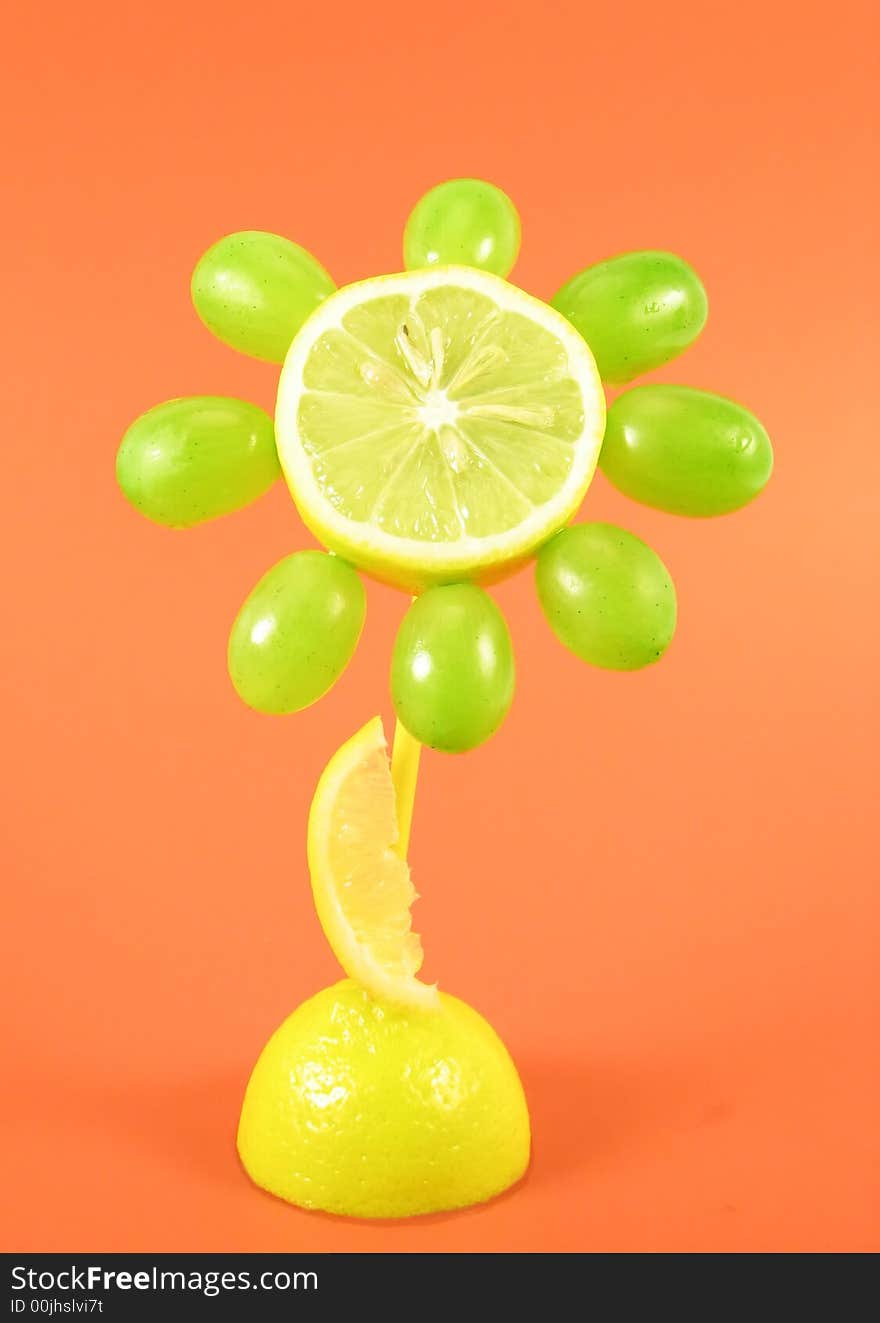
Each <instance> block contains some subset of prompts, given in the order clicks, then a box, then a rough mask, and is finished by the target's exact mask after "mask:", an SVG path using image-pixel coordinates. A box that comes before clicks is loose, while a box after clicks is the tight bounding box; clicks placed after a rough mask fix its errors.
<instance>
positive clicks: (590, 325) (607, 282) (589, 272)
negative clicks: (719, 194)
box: [551, 252, 709, 385]
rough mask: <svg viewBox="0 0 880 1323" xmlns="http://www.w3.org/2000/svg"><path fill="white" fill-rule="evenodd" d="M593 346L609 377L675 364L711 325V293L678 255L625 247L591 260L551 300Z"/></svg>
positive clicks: (620, 378) (622, 378) (615, 379)
mask: <svg viewBox="0 0 880 1323" xmlns="http://www.w3.org/2000/svg"><path fill="white" fill-rule="evenodd" d="M551 302H552V304H553V307H554V308H556V309H557V311H558V312H561V313H562V314H563V316H564V317H567V318H568V320H569V321H570V322H571V323H572V325H573V326H574V327H575V328H576V329H577V330H578V331H580V333H581V335H582V336H583V337H584V339H585V340H586V342H587V344H588V345H589V346H590V348H591V349H592V351H593V357H594V358H595V360H596V365H597V367H598V368H599V375H600V377H601V378H602V380H603V381H606V382H609V383H616V384H618V385H622V384H624V383H625V382H627V381H632V379H633V377H638V376H639V375H640V374H641V373H642V372H650V371H651V369H652V368H656V367H660V366H661V365H662V364H663V363H668V362H669V361H670V359H673V358H675V357H676V356H677V355H678V354H680V353H681V352H682V350H683V349H687V347H688V345H689V344H692V343H693V342H694V340H696V338H697V336H698V335H699V334H700V332H701V331H702V329H703V327H704V326H705V324H706V314H707V312H708V307H709V305H708V303H707V301H706V291H705V290H704V289H703V286H702V283H701V282H700V278H699V276H698V275H697V273H696V272H695V271H694V270H693V268H692V267H690V266H688V264H687V262H685V261H683V260H682V259H681V258H680V257H676V256H675V254H674V253H655V252H644V253H624V254H623V255H622V256H620V257H610V258H608V260H607V261H605V262H597V263H596V265H595V266H588V267H587V268H586V270H585V271H581V272H580V273H579V274H578V275H576V276H573V277H572V278H571V280H569V281H568V283H567V284H565V285H563V286H562V289H561V290H559V292H558V294H556V296H555V297H554V298H553V299H552V300H551Z"/></svg>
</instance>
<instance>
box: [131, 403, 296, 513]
mask: <svg viewBox="0 0 880 1323" xmlns="http://www.w3.org/2000/svg"><path fill="white" fill-rule="evenodd" d="M280 473H281V469H280V466H279V464H278V455H277V453H276V450H275V428H274V425H273V423H272V419H271V418H270V417H269V415H268V414H267V413H266V412H264V410H263V409H260V408H258V407H257V405H256V404H249V403H248V402H247V401H246V400H234V399H230V398H229V397H228V396H224V395H192V396H189V397H187V398H185V399H180V400H168V402H167V403H165V404H157V405H156V407H155V408H154V409H150V410H148V412H147V413H144V414H141V416H140V418H138V419H136V420H135V422H133V423H132V425H131V427H130V428H129V429H128V431H127V432H126V434H125V436H124V437H123V438H122V444H121V445H120V447H119V451H118V453H117V456H116V477H117V480H118V482H119V485H120V487H121V488H122V490H123V492H124V493H125V495H126V497H127V498H128V500H129V501H130V502H131V504H132V505H133V506H134V507H135V509H137V510H140V512H141V514H143V515H146V517H147V518H148V519H152V520H153V521H154V522H155V523H157V524H165V525H167V526H168V527H170V528H191V527H192V526H193V524H200V523H202V522H204V520H206V519H216V518H217V517H218V516H219V515H225V514H231V513H232V511H233V510H241V509H242V508H243V507H244V506H246V505H250V503H251V502H252V501H255V500H256V499H257V497H259V496H262V495H263V493H264V492H265V491H267V490H268V488H269V487H271V485H272V483H273V482H274V481H275V479H276V478H277V477H279V476H280Z"/></svg>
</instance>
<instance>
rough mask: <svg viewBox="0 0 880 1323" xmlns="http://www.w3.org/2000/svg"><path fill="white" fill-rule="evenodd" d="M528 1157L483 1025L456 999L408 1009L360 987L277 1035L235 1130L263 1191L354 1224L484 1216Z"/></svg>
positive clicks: (497, 1052)
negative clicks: (462, 1212)
mask: <svg viewBox="0 0 880 1323" xmlns="http://www.w3.org/2000/svg"><path fill="white" fill-rule="evenodd" d="M529 1145H530V1136H529V1115H528V1109H527V1107H526V1100H525V1096H524V1094H523V1089H522V1085H521V1083H520V1080H519V1076H518V1075H517V1072H516V1067H515V1066H514V1064H513V1062H512V1061H511V1059H510V1056H509V1055H508V1052H507V1049H506V1048H505V1046H504V1044H503V1043H502V1042H501V1040H500V1038H499V1037H498V1035H497V1034H496V1033H495V1031H494V1029H492V1027H491V1025H489V1024H488V1023H487V1022H486V1021H485V1020H484V1019H483V1017H482V1016H481V1015H479V1014H478V1013H477V1012H476V1011H475V1010H473V1009H472V1008H471V1007H470V1006H468V1005H466V1004H465V1003H464V1002H463V1001H459V1000H458V998H456V997H451V996H449V995H448V994H447V993H441V994H440V1007H439V1009H438V1010H434V1011H423V1010H416V1011H407V1010H401V1009H399V1008H397V1007H394V1006H392V1005H390V1004H382V1003H379V1002H377V1001H376V1000H375V999H374V998H372V997H371V996H370V995H369V993H367V992H366V991H365V990H364V989H363V988H361V987H360V986H359V985H358V984H357V983H354V982H353V981H352V980H351V979H344V980H343V981H342V982H341V983H336V984H334V985H333V986H332V987H329V988H325V989H324V990H323V991H322V992H319V993H318V994H317V995H316V996H314V997H312V998H310V999H309V1000H308V1001H306V1002H303V1004H302V1005H301V1006H299V1007H298V1008H297V1010H295V1011H294V1012H293V1014H292V1015H290V1016H288V1018H287V1019H286V1020H285V1021H284V1023H283V1024H282V1025H281V1027H280V1028H279V1029H278V1030H277V1031H276V1032H275V1033H274V1034H273V1035H272V1038H271V1039H270V1040H269V1042H268V1043H267V1045H266V1047H265V1048H264V1050H263V1052H262V1054H261V1055H260V1058H259V1060H258V1061H257V1064H256V1066H255V1067H254V1070H253V1074H252V1075H251V1078H250V1082H249V1084H248V1087H247V1092H246V1093H245V1099H244V1105H243V1107H242V1112H241V1120H240V1122H239V1127H238V1152H239V1155H240V1157H241V1160H242V1162H243V1164H244V1167H245V1169H246V1171H247V1172H248V1175H249V1176H250V1177H251V1179H252V1180H253V1181H254V1182H255V1183H256V1184H257V1185H259V1186H261V1187H262V1188H263V1189H265V1190H268V1191H270V1193H272V1194H275V1195H278V1196H279V1197H280V1198H282V1199H286V1200H288V1202H290V1203H293V1204H298V1205H299V1206H300V1207H302V1208H316V1209H321V1210H323V1211H324V1212H328V1213H339V1214H344V1215H347V1216H350V1217H410V1216H412V1215H414V1214H417V1213H436V1212H441V1211H443V1210H447V1209H453V1208H462V1207H465V1206H466V1205H468V1204H475V1203H482V1202H483V1201H484V1200H486V1199H491V1198H492V1196H493V1195H496V1194H500V1193H501V1191H502V1190H505V1189H507V1187H508V1186H510V1185H512V1184H513V1183H514V1182H515V1181H517V1180H518V1179H519V1178H520V1177H521V1176H522V1174H523V1173H524V1171H525V1169H526V1167H527V1166H528V1162H529Z"/></svg>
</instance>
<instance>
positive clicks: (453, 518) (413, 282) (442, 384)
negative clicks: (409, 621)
mask: <svg viewBox="0 0 880 1323" xmlns="http://www.w3.org/2000/svg"><path fill="white" fill-rule="evenodd" d="M275 421H276V439H277V443H278V453H279V457H280V460H281V465H282V468H283V470H284V473H285V476H286V479H287V482H288V485H289V486H290V489H291V492H292V494H293V497H294V500H295V501H296V504H297V506H298V508H299V511H300V513H301V515H302V517H303V520H304V521H305V523H306V524H307V525H308V526H309V527H310V528H311V530H312V531H313V532H314V533H315V534H316V536H317V537H318V538H319V539H320V540H321V541H322V542H324V544H325V545H326V546H329V547H331V548H332V549H333V550H335V551H338V552H339V553H340V554H342V555H345V556H347V557H348V558H349V559H351V560H353V561H354V562H355V563H356V564H357V565H359V566H361V567H362V568H364V569H366V570H369V571H371V572H372V573H374V574H376V575H378V577H380V578H384V579H387V580H389V581H390V582H393V583H397V584H399V585H400V586H404V587H411V588H418V587H422V586H425V585H426V584H429V583H435V582H441V581H444V580H450V579H455V578H481V577H489V576H490V575H493V574H497V573H498V572H499V571H503V569H504V568H505V567H508V568H512V566H513V565H514V564H516V563H518V562H520V561H522V560H523V559H524V558H525V557H526V556H528V555H529V554H530V553H531V552H533V551H534V550H535V549H536V548H537V547H538V546H539V545H540V544H541V543H542V542H544V541H546V540H547V538H548V537H550V536H551V535H552V534H553V533H555V532H556V531H557V530H558V529H559V528H561V527H562V526H563V524H565V523H566V522H567V521H568V520H569V519H570V518H571V516H572V514H573V513H574V512H575V510H576V509H577V507H578V506H579V505H580V502H581V500H582V499H583V496H584V493H585V491H586V489H587V487H588V486H589V483H590V480H591V478H592V476H593V473H594V471H595V467H596V461H597V459H598V455H599V449H600V447H601V443H602V436H603V433H604V428H605V398H604V394H603V392H602V386H601V382H600V380H599V375H598V372H597V370H596V365H595V362H594V360H593V357H592V354H591V353H590V350H589V349H588V347H587V345H586V343H585V341H584V340H583V339H582V338H581V336H580V335H579V334H578V332H577V331H575V329H574V328H573V327H572V326H571V324H570V323H569V322H567V321H566V320H565V319H564V318H563V317H562V316H561V315H560V314H559V313H557V312H556V311H555V310H554V309H552V308H550V307H548V306H547V305H546V304H544V303H541V302H540V301H539V300H537V299H535V298H532V297H531V295H529V294H526V293H524V292H523V291H522V290H520V289H517V288H516V287H515V286H514V285H511V284H509V283H508V282H507V281H505V280H501V279H500V278H499V277H497V276H492V275H489V274H487V273H485V272H482V271H476V270H472V269H470V268H468V267H443V268H432V269H430V270H426V271H410V272H404V273H402V274H400V275H392V276H379V277H376V278H374V279H372V280H365V281H362V282H360V283H359V284H356V285H349V286H347V287H346V288H344V289H342V290H339V291H338V292H337V293H336V294H333V295H331V297H330V298H328V299H327V300H326V301H325V302H324V303H322V304H321V306H320V307H319V308H318V309H317V310H316V311H315V313H313V314H312V316H311V317H310V318H309V320H308V321H307V322H306V324H305V326H304V327H303V328H302V330H301V331H300V332H299V334H298V335H297V336H296V338H295V339H294V341H293V344H292V345H291V348H290V351H289V353H288V356H287V359H286V361H285V364H284V367H283V369H282V373H281V378H280V382H279V389H278V402H277V409H276V420H275Z"/></svg>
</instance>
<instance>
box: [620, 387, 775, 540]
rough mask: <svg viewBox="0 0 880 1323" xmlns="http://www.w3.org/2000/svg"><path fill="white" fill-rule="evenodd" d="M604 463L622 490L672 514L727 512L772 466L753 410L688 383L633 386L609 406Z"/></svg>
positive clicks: (744, 501) (762, 482)
mask: <svg viewBox="0 0 880 1323" xmlns="http://www.w3.org/2000/svg"><path fill="white" fill-rule="evenodd" d="M599 467H600V468H601V470H602V472H603V473H604V474H605V476H606V477H607V478H608V480H609V482H612V483H613V484H614V486H615V487H617V488H618V490H619V491H622V492H623V493H624V494H625V495H626V496H630V497H632V499H633V500H634V501H641V502H642V504H643V505H651V506H653V507H654V508H655V509H657V510H666V511H667V512H668V513H669V514H679V515H693V516H698V517H707V516H710V515H722V514H729V513H730V512H731V511H732V510H739V509H741V508H742V506H744V505H748V503H749V501H752V500H754V498H755V497H756V496H757V495H758V493H759V492H760V491H761V490H762V489H763V488H764V487H765V486H766V484H767V481H768V480H769V478H770V474H771V473H772V471H773V447H772V445H771V444H770V438H769V437H768V435H767V433H766V431H765V430H764V428H763V427H762V425H761V423H759V422H758V419H757V418H756V417H755V416H754V414H752V413H749V411H748V409H744V408H743V407H742V405H740V404H736V403H735V402H734V401H733V400H728V399H725V397H724V396H723V395H712V394H710V393H709V392H708V391H702V390H693V389H692V388H691V387H689V386H636V387H635V388H634V389H633V390H629V391H626V392H625V393H624V394H623V395H620V396H618V398H617V399H616V400H615V401H614V403H613V404H612V406H611V408H610V409H609V410H608V420H607V424H606V427H605V440H604V442H603V445H602V451H601V454H600V455H599Z"/></svg>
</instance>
